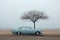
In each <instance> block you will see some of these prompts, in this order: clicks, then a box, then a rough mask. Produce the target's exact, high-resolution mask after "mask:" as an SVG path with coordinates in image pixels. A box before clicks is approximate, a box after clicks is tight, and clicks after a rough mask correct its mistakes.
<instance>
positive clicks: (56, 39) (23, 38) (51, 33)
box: [0, 30, 60, 40]
mask: <svg viewBox="0 0 60 40" xmlns="http://www.w3.org/2000/svg"><path fill="white" fill-rule="evenodd" d="M0 40H60V30H43V32H42V34H41V35H13V34H12V33H11V31H10V30H0Z"/></svg>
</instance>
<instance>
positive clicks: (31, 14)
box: [22, 10, 47, 29]
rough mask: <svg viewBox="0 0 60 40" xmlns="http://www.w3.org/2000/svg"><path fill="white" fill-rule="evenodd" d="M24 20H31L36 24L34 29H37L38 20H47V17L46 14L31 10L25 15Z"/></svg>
mask: <svg viewBox="0 0 60 40" xmlns="http://www.w3.org/2000/svg"><path fill="white" fill-rule="evenodd" d="M22 19H30V20H31V21H32V22H33V23H34V29H35V23H36V21H37V20H38V19H47V16H46V15H44V12H42V11H37V10H31V11H29V12H27V13H26V14H24V15H23V16H22Z"/></svg>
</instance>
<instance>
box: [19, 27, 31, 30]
mask: <svg viewBox="0 0 60 40" xmlns="http://www.w3.org/2000/svg"><path fill="white" fill-rule="evenodd" d="M30 29H31V28H29V27H22V28H20V30H30Z"/></svg>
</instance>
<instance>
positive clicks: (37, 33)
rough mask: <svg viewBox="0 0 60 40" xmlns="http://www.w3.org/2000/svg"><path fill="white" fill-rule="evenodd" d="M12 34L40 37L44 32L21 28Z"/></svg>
mask: <svg viewBox="0 0 60 40" xmlns="http://www.w3.org/2000/svg"><path fill="white" fill-rule="evenodd" d="M12 33H13V34H17V35H21V34H35V35H39V34H41V33H42V30H38V29H32V28H31V27H20V28H18V29H15V30H12Z"/></svg>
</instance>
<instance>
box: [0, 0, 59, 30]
mask: <svg viewBox="0 0 60 40" xmlns="http://www.w3.org/2000/svg"><path fill="white" fill-rule="evenodd" d="M29 10H41V11H44V12H45V14H46V15H48V17H49V19H47V20H41V19H40V20H38V21H37V22H36V28H39V29H57V28H60V0H0V29H13V28H18V27H21V26H31V27H32V28H33V23H32V22H31V21H28V20H27V21H25V20H21V19H19V17H21V16H22V15H23V13H24V12H25V11H26V12H28V11H29Z"/></svg>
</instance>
